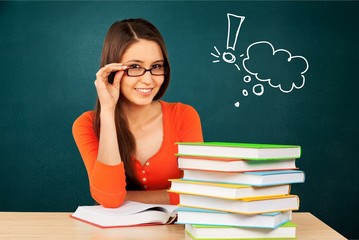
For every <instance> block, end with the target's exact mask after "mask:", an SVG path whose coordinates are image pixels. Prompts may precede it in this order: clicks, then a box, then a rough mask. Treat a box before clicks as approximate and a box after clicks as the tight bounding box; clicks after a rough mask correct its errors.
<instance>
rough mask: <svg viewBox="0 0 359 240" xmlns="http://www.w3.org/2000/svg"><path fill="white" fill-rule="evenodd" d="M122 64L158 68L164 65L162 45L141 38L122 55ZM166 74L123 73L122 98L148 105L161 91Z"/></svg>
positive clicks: (130, 66)
mask: <svg viewBox="0 0 359 240" xmlns="http://www.w3.org/2000/svg"><path fill="white" fill-rule="evenodd" d="M120 62H121V63H122V64H124V65H126V66H128V67H129V68H145V69H151V68H158V67H162V66H163V65H164V58H163V54H162V50H161V48H160V46H159V45H158V44H157V43H156V42H154V41H149V40H144V39H140V40H139V41H137V42H135V43H133V44H132V45H130V46H129V47H128V48H127V49H126V51H125V52H124V54H123V55H122V58H121V61H120ZM163 81H164V76H163V75H162V76H154V75H152V74H151V72H150V71H146V72H145V74H144V75H142V76H136V77H132V76H128V75H127V74H126V73H125V74H124V75H123V77H122V79H121V83H120V87H121V98H122V99H124V100H125V101H126V102H127V103H131V104H135V105H141V106H143V105H148V104H150V103H151V102H152V100H153V98H154V97H155V96H156V94H157V92H158V91H159V89H160V87H161V85H162V83H163Z"/></svg>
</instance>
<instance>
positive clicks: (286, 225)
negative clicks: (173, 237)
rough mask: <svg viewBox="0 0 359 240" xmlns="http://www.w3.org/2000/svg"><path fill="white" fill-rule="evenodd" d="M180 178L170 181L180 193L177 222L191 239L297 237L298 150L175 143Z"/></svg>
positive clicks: (300, 176) (300, 173)
mask: <svg viewBox="0 0 359 240" xmlns="http://www.w3.org/2000/svg"><path fill="white" fill-rule="evenodd" d="M177 144H178V154H177V155H178V166H179V168H181V169H182V170H183V178H181V179H171V180H170V181H171V188H170V189H169V191H170V192H175V193H178V194H179V199H180V203H179V205H180V207H179V208H178V209H177V222H176V223H179V224H185V230H186V232H187V233H188V234H189V235H190V236H191V237H192V238H193V239H251V238H262V239H281V238H286V239H290V238H295V237H296V235H295V233H296V225H295V223H293V222H292V221H291V218H292V211H293V210H298V209H299V197H298V196H297V195H292V194H290V188H291V184H294V183H302V182H304V178H305V176H304V172H303V171H301V170H299V169H298V168H297V167H296V162H295V161H296V159H298V158H300V155H301V147H300V146H296V145H279V144H250V143H228V142H204V143H198V142H179V143H177Z"/></svg>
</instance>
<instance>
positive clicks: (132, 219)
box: [71, 201, 178, 228]
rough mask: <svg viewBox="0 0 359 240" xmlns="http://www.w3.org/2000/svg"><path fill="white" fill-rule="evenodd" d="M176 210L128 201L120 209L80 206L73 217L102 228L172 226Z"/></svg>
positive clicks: (170, 207) (169, 206) (174, 206)
mask: <svg viewBox="0 0 359 240" xmlns="http://www.w3.org/2000/svg"><path fill="white" fill-rule="evenodd" d="M176 208H178V206H176V205H166V204H146V203H140V202H133V201H126V202H124V203H123V204H122V205H121V206H120V207H119V208H104V207H102V206H101V205H96V206H79V207H78V208H77V210H76V211H75V212H74V213H73V214H72V215H71V217H72V218H75V219H77V220H80V221H83V222H86V223H89V224H92V225H95V226H98V227H102V228H109V227H125V226H135V225H152V224H170V223H172V222H173V221H174V220H175V218H176V211H175V210H176Z"/></svg>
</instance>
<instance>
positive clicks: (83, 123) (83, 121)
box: [73, 111, 95, 128]
mask: <svg viewBox="0 0 359 240" xmlns="http://www.w3.org/2000/svg"><path fill="white" fill-rule="evenodd" d="M94 117H95V112H94V111H86V112H84V113H82V114H81V115H80V116H79V117H77V118H76V120H75V121H74V124H73V128H79V127H88V126H91V127H92V125H93V120H94Z"/></svg>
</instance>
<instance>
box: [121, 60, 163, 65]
mask: <svg viewBox="0 0 359 240" xmlns="http://www.w3.org/2000/svg"><path fill="white" fill-rule="evenodd" d="M164 62H165V60H163V59H160V60H157V61H154V62H152V64H153V63H164ZM126 63H144V61H141V60H138V59H132V60H129V61H127V62H126Z"/></svg>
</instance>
